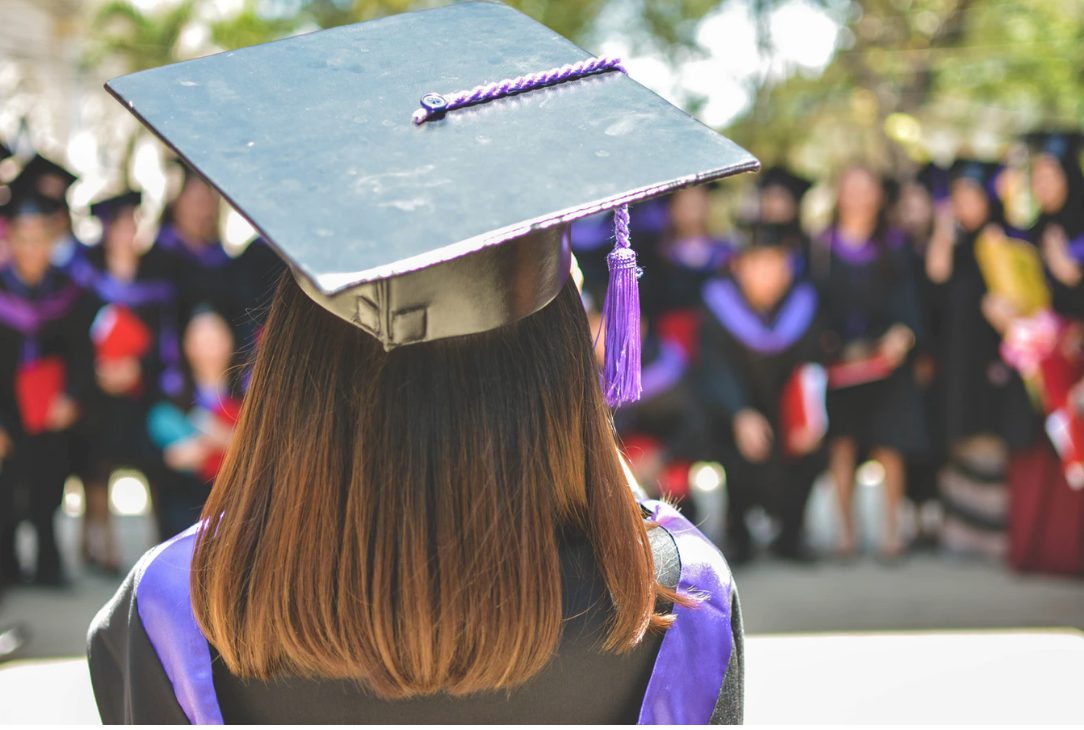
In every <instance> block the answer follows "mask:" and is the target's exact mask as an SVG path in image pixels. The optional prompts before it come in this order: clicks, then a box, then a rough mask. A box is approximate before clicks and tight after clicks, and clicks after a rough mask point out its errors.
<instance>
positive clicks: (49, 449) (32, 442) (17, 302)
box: [0, 264, 94, 583]
mask: <svg viewBox="0 0 1084 730" xmlns="http://www.w3.org/2000/svg"><path fill="white" fill-rule="evenodd" d="M0 300H3V301H2V302H0V310H2V313H0V425H2V427H3V428H4V429H5V431H6V432H7V433H8V435H9V437H10V438H11V439H12V440H13V442H14V448H13V452H12V455H11V457H9V458H8V459H7V460H5V462H4V464H3V465H2V468H0V493H3V497H2V498H0V506H2V507H4V508H5V510H4V512H3V513H2V514H0V571H2V572H3V573H4V575H5V576H6V577H7V578H12V577H15V573H16V570H17V569H16V566H15V562H14V528H15V526H16V524H17V523H18V521H19V520H20V519H22V518H23V517H27V518H29V520H30V522H31V524H32V525H33V526H34V528H35V531H36V532H37V537H38V563H37V568H36V571H37V572H36V579H37V580H39V581H42V582H46V583H53V582H56V581H58V580H60V578H61V573H60V555H59V551H58V549H57V545H56V538H55V535H54V531H53V514H54V512H55V511H56V508H57V507H59V506H60V501H61V495H62V494H63V490H64V481H65V480H66V479H67V477H68V475H69V473H70V472H71V457H72V451H71V441H72V434H73V430H72V429H70V428H69V429H67V430H64V431H45V432H42V433H28V431H27V429H26V428H24V423H23V419H22V416H21V414H20V411H19V408H18V405H17V404H18V398H17V396H16V378H17V375H16V374H17V373H18V372H19V370H20V368H21V367H22V366H24V365H26V364H27V363H29V362H32V361H35V360H37V359H38V358H57V359H59V361H60V362H62V363H63V366H64V371H65V388H64V392H65V393H66V394H67V395H68V396H69V397H71V398H72V399H73V400H74V401H75V402H76V403H77V404H79V405H80V406H81V407H85V405H86V403H87V402H88V401H89V399H90V393H91V391H92V389H93V380H92V378H93V372H92V367H93V366H92V356H91V349H90V337H89V328H90V322H91V319H92V317H93V314H94V307H93V303H92V301H91V299H90V297H89V296H88V295H87V293H86V292H85V291H84V290H83V289H82V288H81V287H79V286H78V285H77V284H76V283H75V282H74V281H73V280H72V279H71V278H70V277H68V276H67V275H66V274H65V273H63V272H62V271H60V270H59V269H56V268H52V269H50V270H49V271H48V272H47V274H46V276H45V279H44V280H43V281H42V283H41V284H39V285H38V286H34V287H30V286H27V285H26V284H24V283H23V282H22V281H21V280H20V279H19V278H18V276H17V275H16V274H15V271H14V269H13V268H12V266H11V265H10V264H9V265H8V266H5V267H4V268H3V269H0ZM28 305H29V307H30V308H31V309H33V310H34V311H35V312H37V315H30V316H31V317H32V318H35V319H37V323H36V324H35V325H33V326H27V318H26V316H25V314H26V308H27V306H28ZM20 310H22V311H23V313H24V315H20V314H19V311H20Z"/></svg>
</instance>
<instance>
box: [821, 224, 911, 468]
mask: <svg viewBox="0 0 1084 730" xmlns="http://www.w3.org/2000/svg"><path fill="white" fill-rule="evenodd" d="M836 241H837V238H836V235H835V233H834V232H833V231H831V230H830V231H828V232H827V233H826V234H825V235H823V236H821V237H820V238H819V239H818V240H817V241H816V242H815V243H814V244H813V251H812V260H811V272H812V275H813V278H814V281H815V282H816V284H817V287H818V289H819V290H820V293H821V302H822V306H823V313H824V318H825V328H826V342H827V344H828V347H827V354H828V358H829V360H833V359H836V358H838V357H840V355H841V353H842V352H843V350H844V349H845V348H846V347H847V346H848V345H851V344H853V343H860V342H873V341H875V340H876V339H878V338H880V337H881V336H883V335H884V334H885V333H886V332H887V331H888V330H889V329H890V328H891V327H892V326H893V325H895V324H904V325H906V326H907V327H909V328H910V329H911V331H912V332H914V333H915V336H916V338H917V339H918V342H920V343H921V341H922V338H923V333H922V327H921V322H920V311H919V305H918V298H917V295H916V292H915V280H914V274H913V272H912V270H911V266H912V260H911V255H910V253H909V250H910V247H909V246H908V245H907V242H906V240H905V238H904V237H903V235H902V234H901V233H899V232H898V231H889V232H888V233H887V234H886V235H885V236H884V241H883V242H880V243H878V242H876V241H868V242H866V243H865V244H864V245H863V246H862V247H859V248H857V249H848V248H846V247H844V246H843V245H841V244H839V243H837V242H836ZM923 421H924V419H923V415H922V403H921V399H920V398H919V396H918V392H917V389H916V387H915V383H914V379H913V377H912V374H911V368H910V367H908V366H906V365H904V366H902V367H900V368H898V369H897V370H896V371H895V372H894V373H893V374H892V375H891V376H889V377H888V378H885V379H884V380H878V381H874V382H871V383H865V384H862V385H855V386H851V387H848V388H840V389H837V390H830V391H829V393H828V422H829V433H830V435H832V436H837V437H847V438H851V439H853V440H855V441H856V442H857V444H858V446H859V447H860V448H862V449H869V448H875V447H885V448H892V449H896V450H897V451H900V452H902V453H903V454H904V455H906V456H915V455H919V454H922V453H925V452H926V450H927V449H928V444H929V440H928V436H927V434H926V432H925V427H924V422H923Z"/></svg>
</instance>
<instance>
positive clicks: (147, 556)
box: [88, 525, 199, 647]
mask: <svg viewBox="0 0 1084 730" xmlns="http://www.w3.org/2000/svg"><path fill="white" fill-rule="evenodd" d="M198 527H199V525H193V526H192V527H190V528H189V529H187V530H185V531H184V532H182V533H180V534H179V535H176V536H175V537H173V538H171V539H169V540H167V541H165V542H163V543H161V544H160V545H156V546H154V547H153V548H151V549H150V550H148V551H147V552H145V553H144V554H143V556H142V557H141V558H140V559H139V561H138V562H137V563H136V564H135V567H133V568H132V570H131V571H130V572H129V573H128V576H127V577H126V578H125V579H124V582H123V583H121V585H120V588H118V589H117V592H116V593H115V594H114V595H113V598H111V599H110V601H109V602H108V603H107V604H106V605H105V606H103V607H102V609H101V610H100V611H99V612H98V614H97V615H96V616H95V617H94V620H93V621H92V622H91V625H90V631H89V635H88V638H89V640H90V644H91V646H92V647H93V645H94V640H95V637H96V636H97V635H99V634H102V633H103V632H107V631H109V630H111V629H114V628H115V624H116V623H117V622H124V623H129V622H130V621H131V620H132V619H133V618H136V617H137V616H141V615H142V614H144V613H145V612H146V611H147V610H150V611H155V610H158V609H160V608H162V607H163V606H166V607H168V606H172V605H176V601H177V600H178V597H187V595H188V580H189V575H190V572H191V564H192V550H193V549H194V547H195V540H196V533H197V530H198Z"/></svg>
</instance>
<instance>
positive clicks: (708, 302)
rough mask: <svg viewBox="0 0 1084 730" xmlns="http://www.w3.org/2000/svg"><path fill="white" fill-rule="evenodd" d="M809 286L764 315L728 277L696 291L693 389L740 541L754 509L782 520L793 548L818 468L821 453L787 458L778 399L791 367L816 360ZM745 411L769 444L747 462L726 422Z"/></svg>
mask: <svg viewBox="0 0 1084 730" xmlns="http://www.w3.org/2000/svg"><path fill="white" fill-rule="evenodd" d="M818 309H819V303H818V296H817V293H816V290H815V288H814V287H813V285H812V284H810V283H809V282H806V281H798V282H796V283H795V284H794V285H792V287H791V288H790V290H789V291H788V292H787V293H786V294H785V295H784V297H783V298H782V300H781V301H780V302H779V304H778V305H777V307H776V308H775V310H774V311H773V312H771V313H770V314H769V315H767V316H764V315H762V314H760V313H757V312H755V311H754V310H753V309H752V308H751V307H750V306H749V304H748V302H747V301H746V300H745V298H744V296H743V295H742V293H741V288H740V287H739V286H738V284H737V283H736V282H735V281H734V280H732V279H717V280H714V281H712V282H710V283H709V284H707V285H706V286H705V287H704V310H703V315H702V319H703V325H702V326H701V340H700V342H701V344H700V366H699V381H700V391H701V393H702V396H703V400H704V404H705V407H706V408H707V410H708V413H709V421H710V423H711V430H710V433H711V435H712V438H713V441H714V443H715V444H716V447H717V449H718V451H717V454H716V458H718V459H719V460H720V461H721V462H722V464H723V466H724V467H725V468H726V471H727V488H728V490H729V494H730V503H729V504H730V507H729V508H730V512H731V517H732V518H733V519H731V523H732V524H731V528H732V529H734V530H738V531H739V532H740V533H743V534H739V535H737V536H736V537H737V539H739V540H741V539H745V537H746V536H745V535H744V529H745V526H744V523H743V521H742V520H743V518H744V515H745V514H746V513H747V512H748V510H749V509H750V508H751V507H752V506H753V505H754V504H758V503H759V504H761V505H763V506H764V507H765V508H767V509H768V510H769V511H770V512H772V513H773V514H775V515H776V516H778V517H779V518H780V520H781V522H782V527H783V533H782V539H783V541H784V542H786V543H788V544H787V545H786V547H788V548H794V547H797V544H798V541H799V539H800V535H801V527H802V519H803V515H804V508H805V502H806V499H807V497H808V495H809V492H810V490H811V489H812V487H813V481H814V480H815V479H816V477H817V474H818V473H819V472H820V470H821V468H822V467H823V451H822V450H820V449H818V450H816V451H815V452H814V453H812V454H809V455H806V456H799V457H790V456H787V455H786V454H785V453H784V449H783V443H782V412H783V398H782V394H783V391H784V388H785V386H786V384H787V381H788V380H789V379H790V378H791V375H792V374H793V373H794V371H795V370H796V368H798V367H799V366H800V365H804V364H807V363H821V362H822V361H823V352H822V348H821V335H822V325H821V321H820V317H819V313H818ZM745 409H752V410H755V411H756V412H758V413H760V415H762V416H764V418H765V419H767V421H768V423H769V424H770V425H771V427H772V431H773V433H774V436H775V437H774V439H773V443H772V450H771V453H770V455H769V457H768V458H767V460H766V461H764V462H762V463H753V462H750V461H748V460H747V459H746V458H745V457H744V456H743V455H742V453H741V452H740V451H739V449H738V447H737V443H736V441H735V438H734V428H733V419H734V416H735V415H737V413H738V412H739V411H742V410H745Z"/></svg>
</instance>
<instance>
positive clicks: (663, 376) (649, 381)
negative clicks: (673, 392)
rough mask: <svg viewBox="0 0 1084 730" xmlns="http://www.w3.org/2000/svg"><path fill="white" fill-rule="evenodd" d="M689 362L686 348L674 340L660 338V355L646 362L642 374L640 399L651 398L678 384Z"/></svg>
mask: <svg viewBox="0 0 1084 730" xmlns="http://www.w3.org/2000/svg"><path fill="white" fill-rule="evenodd" d="M687 364H688V363H687V358H686V357H685V351H684V350H682V349H681V348H680V347H679V346H677V345H675V344H674V343H673V342H668V341H667V340H660V342H659V355H658V357H656V358H655V359H654V360H652V361H651V362H649V363H644V366H643V372H642V373H641V375H640V386H641V391H640V400H642V401H646V400H650V399H651V398H654V397H655V396H657V395H661V394H662V393H665V392H666V391H668V390H670V389H671V388H673V387H674V386H675V385H677V384H678V382H679V381H680V380H681V376H683V375H684V374H685V366H686V365H687Z"/></svg>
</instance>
